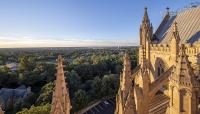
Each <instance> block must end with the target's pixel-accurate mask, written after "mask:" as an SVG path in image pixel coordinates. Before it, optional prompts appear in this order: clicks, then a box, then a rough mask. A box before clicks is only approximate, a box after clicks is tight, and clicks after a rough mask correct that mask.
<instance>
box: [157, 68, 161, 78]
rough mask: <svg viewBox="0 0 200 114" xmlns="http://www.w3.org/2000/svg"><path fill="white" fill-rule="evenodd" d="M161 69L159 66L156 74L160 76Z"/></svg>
mask: <svg viewBox="0 0 200 114" xmlns="http://www.w3.org/2000/svg"><path fill="white" fill-rule="evenodd" d="M160 74H161V71H160V67H158V76H160Z"/></svg>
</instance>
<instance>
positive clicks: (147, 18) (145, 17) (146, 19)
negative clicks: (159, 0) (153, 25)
mask: <svg viewBox="0 0 200 114" xmlns="http://www.w3.org/2000/svg"><path fill="white" fill-rule="evenodd" d="M143 21H149V17H148V13H147V7H145V8H144V17H143Z"/></svg>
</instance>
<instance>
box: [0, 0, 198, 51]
mask: <svg viewBox="0 0 200 114" xmlns="http://www.w3.org/2000/svg"><path fill="white" fill-rule="evenodd" d="M196 1H197V0H0V47H3V48H4V47H68V46H69V47H71V46H116V45H137V44H138V42H139V26H140V24H141V20H142V16H143V12H144V7H145V6H147V7H148V12H149V17H150V20H151V22H152V24H153V26H154V30H155V29H156V28H157V26H158V24H159V23H160V22H161V20H162V15H161V14H162V13H163V12H164V11H165V9H166V7H170V10H178V9H182V8H184V7H185V6H187V5H189V3H191V2H196Z"/></svg>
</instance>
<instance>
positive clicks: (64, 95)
mask: <svg viewBox="0 0 200 114" xmlns="http://www.w3.org/2000/svg"><path fill="white" fill-rule="evenodd" d="M62 62H63V59H62V56H61V55H59V56H58V59H57V74H56V81H55V90H54V92H53V97H52V104H51V105H52V106H51V114H70V109H71V108H72V107H71V103H70V98H69V92H68V88H67V84H66V83H65V77H64V71H63V64H62Z"/></svg>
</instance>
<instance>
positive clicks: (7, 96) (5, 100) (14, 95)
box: [0, 86, 31, 110]
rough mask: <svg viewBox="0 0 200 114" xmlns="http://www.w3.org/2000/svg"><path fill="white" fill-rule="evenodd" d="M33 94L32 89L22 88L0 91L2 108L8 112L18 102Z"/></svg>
mask: <svg viewBox="0 0 200 114" xmlns="http://www.w3.org/2000/svg"><path fill="white" fill-rule="evenodd" d="M30 93H31V88H30V87H28V88H26V87H25V86H20V87H18V88H16V89H10V88H2V89H1V90H0V106H1V108H2V109H3V110H6V109H7V108H9V107H10V106H11V105H13V104H14V103H15V102H16V101H17V100H23V99H24V98H26V97H27V96H28V95H29V94H30Z"/></svg>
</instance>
